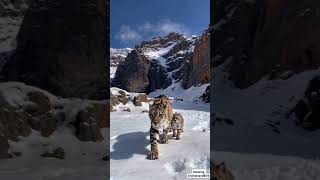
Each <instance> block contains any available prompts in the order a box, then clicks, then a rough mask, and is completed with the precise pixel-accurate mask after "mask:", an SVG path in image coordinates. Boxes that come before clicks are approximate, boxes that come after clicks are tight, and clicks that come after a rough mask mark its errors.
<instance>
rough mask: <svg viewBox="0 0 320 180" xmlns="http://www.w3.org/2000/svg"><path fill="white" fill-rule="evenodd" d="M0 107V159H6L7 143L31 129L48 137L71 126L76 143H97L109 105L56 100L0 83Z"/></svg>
mask: <svg viewBox="0 0 320 180" xmlns="http://www.w3.org/2000/svg"><path fill="white" fill-rule="evenodd" d="M0 105H1V107H0V140H1V141H0V158H1V157H9V156H7V155H6V153H7V152H8V145H7V141H8V140H13V141H19V137H20V136H24V137H26V136H28V135H30V133H31V129H33V130H36V131H39V132H40V133H41V135H42V136H45V137H48V136H50V135H51V134H52V133H53V132H54V131H55V130H57V129H58V128H59V127H61V126H68V127H69V124H73V125H74V128H75V135H76V136H77V137H78V139H79V140H81V141H101V140H103V136H102V134H101V132H100V128H105V127H110V126H109V121H110V120H109V118H108V116H107V113H108V111H109V110H108V105H109V101H90V100H81V99H60V98H57V97H56V96H54V95H52V94H50V93H48V92H46V91H43V90H41V89H38V88H35V87H31V86H26V85H25V84H22V83H16V82H10V83H1V84H0ZM70 130H72V129H70Z"/></svg>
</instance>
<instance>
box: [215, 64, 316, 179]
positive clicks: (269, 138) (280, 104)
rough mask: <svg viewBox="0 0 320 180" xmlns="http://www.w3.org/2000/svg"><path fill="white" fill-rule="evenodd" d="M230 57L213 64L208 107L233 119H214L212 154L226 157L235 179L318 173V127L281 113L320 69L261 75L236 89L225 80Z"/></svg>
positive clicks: (310, 176)
mask: <svg viewBox="0 0 320 180" xmlns="http://www.w3.org/2000/svg"><path fill="white" fill-rule="evenodd" d="M229 62H230V61H226V62H225V63H224V64H223V65H221V66H219V67H217V68H215V69H214V71H215V72H216V76H215V77H214V80H213V81H214V84H213V86H214V87H215V92H214V99H213V100H212V106H213V109H212V110H213V111H212V112H214V113H215V114H216V115H217V117H223V118H229V119H231V120H232V121H233V123H234V125H227V124H226V123H223V122H216V123H215V127H214V129H212V135H213V136H212V138H213V139H214V141H213V142H214V143H213V148H214V150H215V153H214V154H213V156H212V157H213V159H215V160H216V161H218V162H220V161H226V162H227V164H228V165H229V166H230V167H231V168H232V170H233V171H234V172H235V175H236V179H237V180H248V179H252V180H260V179H272V180H274V179H276V180H277V179H279V180H280V179H281V180H292V179H307V180H311V179H316V178H315V177H320V171H319V170H320V161H319V160H318V159H319V158H320V144H319V143H317V142H318V140H319V138H320V132H319V131H314V132H310V131H306V130H304V129H302V128H301V127H298V126H296V125H295V124H294V119H292V118H291V117H290V118H287V117H286V116H287V115H288V113H289V111H290V110H291V109H292V108H293V106H294V105H295V104H296V103H297V101H298V100H300V99H301V98H302V97H303V95H304V94H303V93H304V91H305V88H306V87H307V83H308V82H309V80H310V79H311V78H312V77H313V76H314V75H315V74H319V72H320V71H319V70H313V71H306V72H303V73H299V74H295V75H294V76H292V77H291V78H289V79H287V80H282V79H277V80H267V78H263V79H262V80H260V81H259V82H258V83H256V84H254V85H252V86H250V87H249V88H247V89H243V90H240V89H238V88H235V87H234V85H233V84H232V83H231V82H230V81H229V80H228V74H226V72H227V71H226V70H225V69H226V68H228V63H229Z"/></svg>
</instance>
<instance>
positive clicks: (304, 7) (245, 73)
mask: <svg viewBox="0 0 320 180" xmlns="http://www.w3.org/2000/svg"><path fill="white" fill-rule="evenodd" d="M215 3H216V4H215V5H216V6H215V7H216V9H215V10H216V11H217V12H216V13H217V14H218V16H216V17H215V20H216V21H215V23H214V24H213V27H212V38H213V39H212V40H213V42H215V43H214V44H215V45H214V46H213V47H211V48H212V54H214V57H212V60H214V61H215V62H214V63H213V64H215V65H219V64H221V63H223V62H225V61H226V60H227V59H231V60H232V66H231V68H230V70H229V74H230V79H231V80H232V81H233V83H234V84H235V85H236V86H238V87H240V88H246V87H248V86H250V85H252V84H254V83H256V82H257V81H259V80H260V79H261V78H262V77H263V76H265V75H268V74H270V73H272V72H274V71H275V69H276V71H278V72H286V71H288V70H290V71H293V72H295V73H299V72H302V71H305V70H309V69H316V68H318V67H319V66H320V60H319V59H320V55H319V54H320V43H319V42H320V41H319V39H320V35H319V33H318V32H319V30H320V25H319V23H317V22H319V20H320V16H318V9H319V8H320V2H319V1H303V2H302V1H284V0H279V1H274V0H266V1H253V3H252V2H249V1H239V0H231V1H224V2H221V1H219V2H217V1H216V2H215ZM219 9H220V10H219Z"/></svg>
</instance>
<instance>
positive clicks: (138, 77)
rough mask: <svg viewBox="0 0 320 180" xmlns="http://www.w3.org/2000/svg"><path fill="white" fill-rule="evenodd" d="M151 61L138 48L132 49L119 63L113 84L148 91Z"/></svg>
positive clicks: (128, 89) (137, 90) (136, 90)
mask: <svg viewBox="0 0 320 180" xmlns="http://www.w3.org/2000/svg"><path fill="white" fill-rule="evenodd" d="M149 69H150V61H149V59H148V58H147V57H146V56H145V55H143V54H142V53H141V52H139V51H138V50H132V51H131V53H130V54H129V55H128V56H127V58H126V60H125V61H124V62H122V63H120V64H119V66H118V68H117V71H116V76H115V78H114V80H113V81H112V86H115V87H119V88H121V89H124V90H127V91H131V92H146V91H148V86H149V78H148V76H149Z"/></svg>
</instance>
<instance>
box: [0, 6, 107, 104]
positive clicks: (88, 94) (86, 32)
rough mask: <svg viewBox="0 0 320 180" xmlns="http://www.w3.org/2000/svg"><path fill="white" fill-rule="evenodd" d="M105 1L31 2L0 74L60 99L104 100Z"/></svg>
mask: <svg viewBox="0 0 320 180" xmlns="http://www.w3.org/2000/svg"><path fill="white" fill-rule="evenodd" d="M106 3H108V2H107V1H103V0H98V1H78V0H70V1H64V0H56V1H34V3H32V5H31V7H30V8H29V10H28V12H27V13H26V15H25V17H24V20H23V23H22V26H21V28H20V31H19V34H18V37H17V41H18V46H17V49H16V52H15V55H14V57H13V58H12V60H11V61H10V62H8V63H7V64H6V65H5V67H4V69H3V73H2V74H3V75H4V76H5V77H6V78H7V80H9V81H10V80H14V81H22V82H25V83H27V84H30V85H33V86H36V87H39V88H41V89H45V90H48V91H50V92H52V93H53V94H55V95H59V96H63V97H81V98H89V99H105V98H106V97H108V96H109V95H108V94H107V92H108V91H105V90H106V88H107V87H106V86H107V85H108V83H107V80H106V78H105V76H106V68H105V58H106V57H107V55H106V54H105V53H106V49H107V47H106V44H107V43H106V35H107V34H108V33H106V31H107V25H106V22H107V18H106V15H107V14H108V13H106V10H107V8H106Z"/></svg>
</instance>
